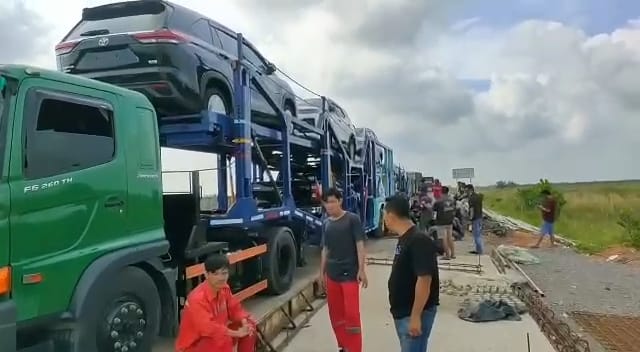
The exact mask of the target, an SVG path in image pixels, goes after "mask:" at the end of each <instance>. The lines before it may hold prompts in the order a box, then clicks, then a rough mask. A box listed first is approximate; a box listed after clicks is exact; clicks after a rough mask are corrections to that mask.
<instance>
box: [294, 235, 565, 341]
mask: <svg viewBox="0 0 640 352" xmlns="http://www.w3.org/2000/svg"><path fill="white" fill-rule="evenodd" d="M377 242H378V243H377V244H376V245H375V246H374V247H377V248H374V250H373V252H372V254H371V255H375V256H377V257H382V256H387V257H390V254H391V253H393V248H394V246H395V241H394V240H383V241H377ZM458 244H459V246H460V247H462V248H460V251H459V253H466V251H467V248H466V245H467V244H464V243H460V242H458ZM477 261H478V258H477V256H472V255H458V258H457V259H456V260H455V261H454V262H458V263H469V264H475V263H477ZM481 263H482V265H483V267H484V270H485V272H484V273H482V274H480V275H478V274H470V273H463V272H459V271H452V270H446V265H444V264H443V265H441V271H440V273H441V274H440V275H441V281H442V282H445V281H446V280H452V282H453V283H455V285H458V286H459V285H467V284H469V285H471V286H474V287H478V286H481V285H485V284H489V285H497V286H500V287H507V286H508V284H509V280H508V279H507V278H506V277H505V276H504V275H501V274H499V273H498V272H497V270H496V269H495V267H494V266H493V263H492V262H491V259H490V258H489V257H488V256H482V257H481ZM389 272H390V267H388V266H379V265H369V266H368V276H369V288H368V289H366V290H363V292H362V297H361V312H362V322H363V338H364V351H366V352H393V351H398V350H399V347H398V346H399V344H398V338H397V336H396V332H395V328H394V326H393V321H392V318H391V316H390V314H389V305H388V299H387V292H388V291H387V278H388V277H389ZM449 293H451V292H449ZM463 299H464V298H463V297H460V296H455V295H451V294H448V293H446V292H442V293H441V294H440V306H439V310H438V315H437V318H436V323H435V326H434V330H433V332H432V335H431V339H430V344H429V351H436V352H505V351H509V352H527V351H528V348H527V333H528V334H529V338H530V341H531V351H536V352H554V349H553V347H552V346H551V344H550V343H549V342H548V341H547V339H546V337H545V336H544V335H543V334H542V332H541V331H540V329H539V328H538V326H537V324H536V323H535V322H534V321H533V319H532V318H531V317H530V316H529V315H528V314H525V315H523V316H522V321H499V322H488V323H471V322H466V321H464V320H461V319H460V318H458V316H457V311H458V309H459V305H460V302H461V301H462V300H463ZM325 351H337V345H336V342H335V338H334V336H333V333H332V330H331V326H330V323H329V317H328V311H327V307H326V306H324V307H323V308H322V310H320V311H319V312H318V313H317V314H316V315H315V316H314V317H313V319H312V320H311V322H310V323H309V326H308V327H307V328H304V329H302V330H301V331H300V333H299V334H298V336H296V338H295V339H294V340H293V342H292V343H291V344H289V346H288V347H287V349H286V350H285V351H284V352H325Z"/></svg>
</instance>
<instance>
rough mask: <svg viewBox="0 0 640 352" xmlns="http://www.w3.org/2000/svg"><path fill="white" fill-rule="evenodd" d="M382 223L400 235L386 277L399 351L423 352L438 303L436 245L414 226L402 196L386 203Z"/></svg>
mask: <svg viewBox="0 0 640 352" xmlns="http://www.w3.org/2000/svg"><path fill="white" fill-rule="evenodd" d="M384 221H385V224H386V226H387V228H388V229H389V230H391V231H393V232H394V233H397V234H399V235H400V238H399V239H398V244H397V246H396V253H395V257H394V259H393V266H392V267H391V275H390V277H389V303H390V305H391V315H393V319H394V322H395V327H396V331H397V333H398V338H399V339H400V351H401V352H426V351H427V344H428V341H429V335H430V334H431V328H432V327H433V323H434V321H435V318H436V309H437V306H438V303H439V287H440V282H439V278H438V260H437V254H436V246H435V243H434V242H433V240H432V239H431V238H429V237H428V236H427V235H426V234H425V233H423V232H420V231H419V230H418V229H417V228H416V226H415V225H414V224H413V222H412V221H411V218H410V214H409V203H408V202H407V200H406V199H404V198H403V197H400V196H397V195H396V196H393V197H390V198H388V199H387V200H386V204H385V207H384Z"/></svg>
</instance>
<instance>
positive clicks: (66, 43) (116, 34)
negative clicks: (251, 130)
mask: <svg viewBox="0 0 640 352" xmlns="http://www.w3.org/2000/svg"><path fill="white" fill-rule="evenodd" d="M237 47H238V45H237V36H236V33H235V32H233V31H231V30H230V29H228V28H226V27H225V26H223V25H221V24H219V23H217V22H215V21H213V20H211V19H208V18H206V17H205V16H203V15H201V14H199V13H197V12H194V11H192V10H189V9H187V8H184V7H182V6H179V5H176V4H172V3H170V2H168V1H158V0H138V1H128V2H120V3H113V4H108V5H103V6H98V7H93V8H85V9H84V10H83V11H82V20H80V22H78V24H76V26H75V27H74V28H73V29H72V30H71V31H70V32H69V34H67V35H66V37H65V38H64V39H63V40H62V42H61V43H59V44H58V45H57V46H56V57H57V65H58V70H60V71H63V72H67V73H71V74H78V75H82V76H85V77H89V78H93V79H97V80H100V81H104V82H108V83H112V84H116V85H119V86H122V87H125V88H129V89H133V90H137V91H139V92H142V93H143V94H145V95H146V96H147V97H149V99H150V100H151V102H152V103H153V105H154V106H155V107H156V109H157V112H158V116H159V117H160V118H162V117H163V116H170V115H186V114H193V113H196V112H199V111H201V110H203V109H208V110H209V111H215V112H218V113H226V114H230V113H231V111H232V107H233V89H232V88H231V87H232V82H233V69H232V66H231V60H232V59H234V58H236V57H237V53H238V50H237ZM243 56H244V59H245V60H247V61H249V62H250V63H251V64H252V65H254V66H255V68H256V69H257V72H258V75H257V78H258V81H259V82H260V83H261V85H262V87H264V88H265V90H266V91H267V93H268V94H269V96H270V97H271V98H272V99H273V101H274V102H276V104H279V107H280V109H282V110H283V111H285V113H287V112H288V113H291V115H293V116H296V105H295V98H294V94H293V91H292V90H291V87H290V86H289V84H288V83H287V82H286V81H284V80H282V79H280V78H279V77H278V76H277V75H276V68H275V65H274V64H272V63H271V62H269V61H268V60H266V59H265V58H264V57H263V56H262V55H261V54H260V53H259V52H258V51H257V50H256V48H255V47H253V45H251V44H250V43H249V42H246V41H245V43H244V46H243ZM230 59H231V60H230ZM251 110H252V119H253V120H254V121H255V122H257V123H260V124H263V125H274V124H275V121H277V120H275V119H274V117H275V114H276V113H275V110H274V109H272V108H271V106H270V105H269V104H268V103H267V100H266V99H265V98H264V97H263V95H262V94H260V93H259V92H258V91H257V88H256V87H255V86H254V85H253V84H252V86H251Z"/></svg>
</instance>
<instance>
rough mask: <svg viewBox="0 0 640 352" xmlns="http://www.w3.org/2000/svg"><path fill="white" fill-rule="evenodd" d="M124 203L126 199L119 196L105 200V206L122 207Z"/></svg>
mask: <svg viewBox="0 0 640 352" xmlns="http://www.w3.org/2000/svg"><path fill="white" fill-rule="evenodd" d="M123 205H124V200H122V199H120V198H118V197H110V198H107V200H106V201H105V202H104V207H105V208H117V207H122V206H123Z"/></svg>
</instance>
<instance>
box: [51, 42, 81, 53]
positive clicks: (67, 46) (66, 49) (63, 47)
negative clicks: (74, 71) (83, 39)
mask: <svg viewBox="0 0 640 352" xmlns="http://www.w3.org/2000/svg"><path fill="white" fill-rule="evenodd" d="M78 43H80V41H79V40H72V41H69V42H62V43H59V44H58V45H56V55H64V54H68V53H70V52H71V51H72V50H73V48H75V47H76V45H78Z"/></svg>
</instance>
